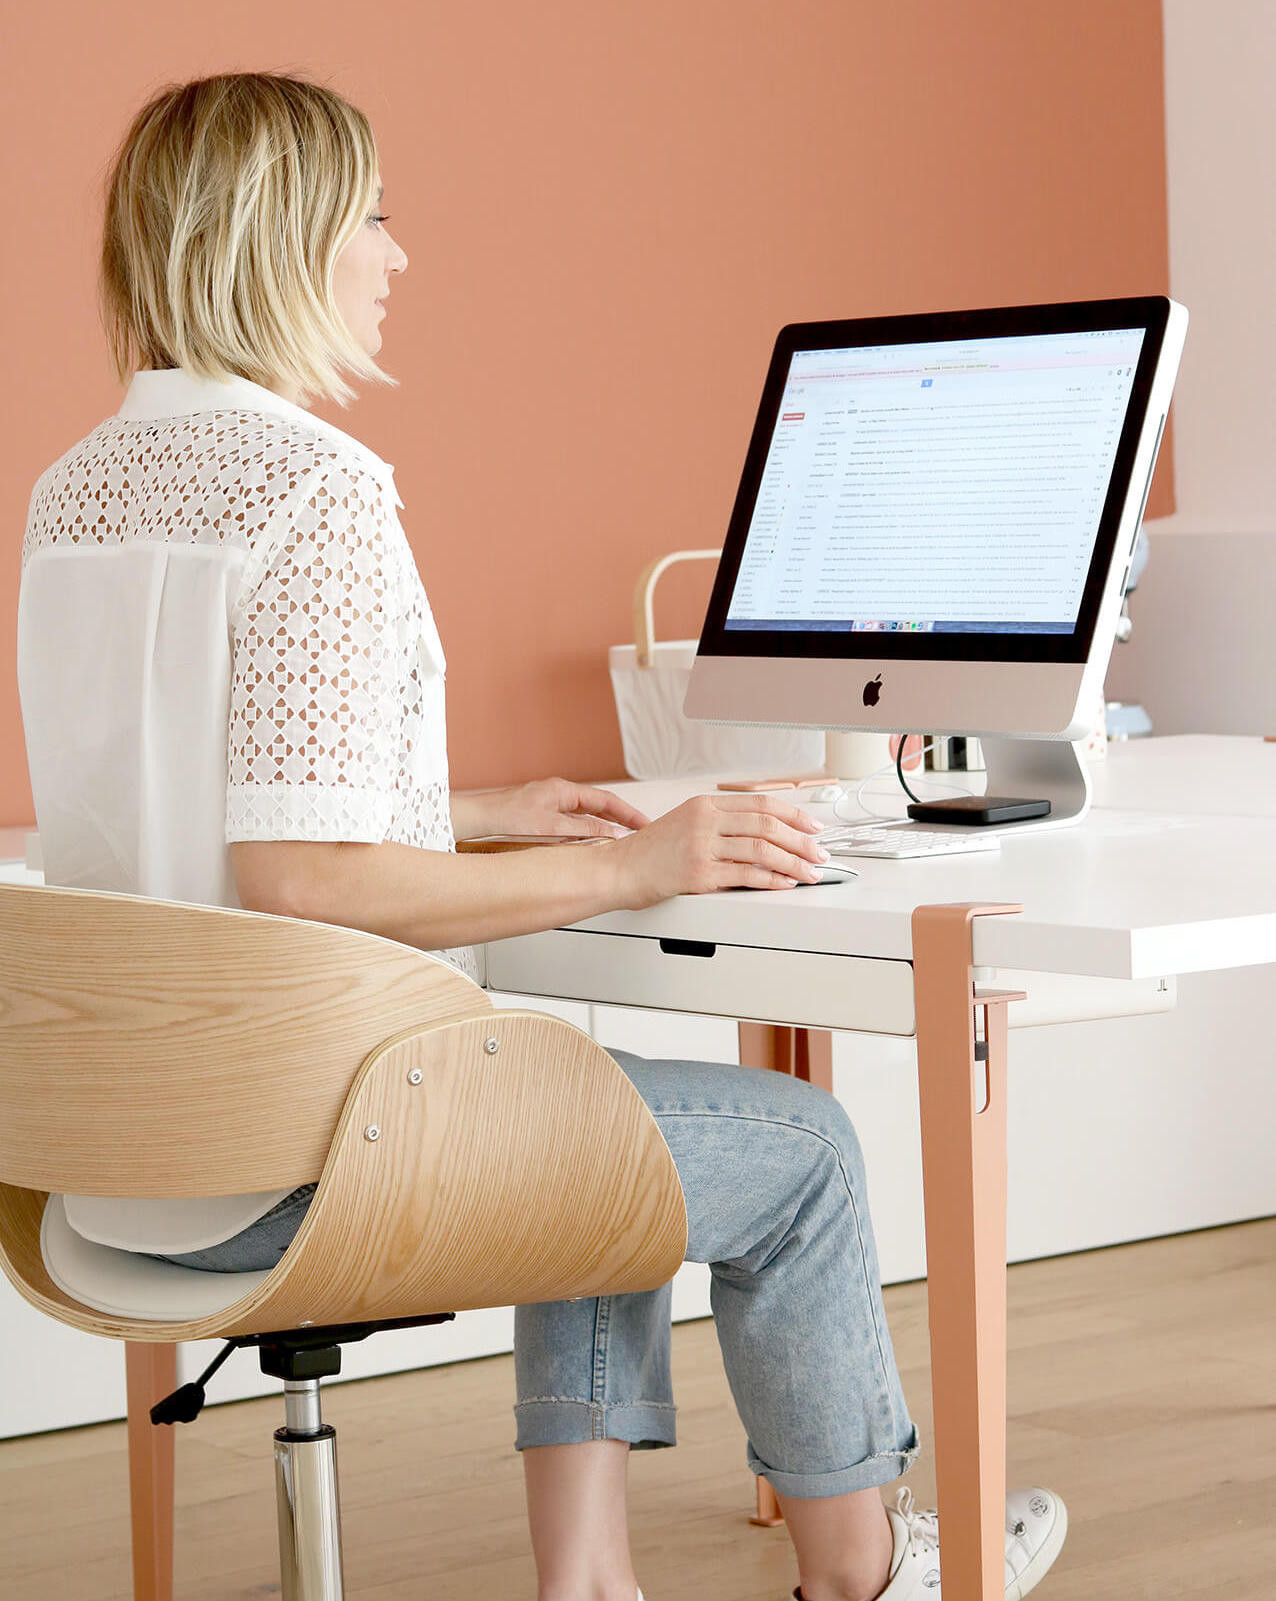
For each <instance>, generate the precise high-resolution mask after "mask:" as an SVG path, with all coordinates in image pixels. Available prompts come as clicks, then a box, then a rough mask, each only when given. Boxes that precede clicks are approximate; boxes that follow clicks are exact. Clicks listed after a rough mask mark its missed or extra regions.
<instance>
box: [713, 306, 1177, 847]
mask: <svg viewBox="0 0 1276 1601" xmlns="http://www.w3.org/2000/svg"><path fill="white" fill-rule="evenodd" d="M1186 329H1187V312H1186V310H1185V309H1184V308H1183V307H1182V306H1180V305H1178V304H1176V303H1175V302H1174V301H1172V300H1168V299H1166V298H1164V297H1147V298H1138V299H1122V300H1095V301H1075V302H1069V303H1066V304H1059V305H1045V306H1011V307H1002V308H999V309H987V310H977V311H960V312H942V313H932V314H925V315H917V316H900V317H873V318H859V319H855V320H853V321H842V322H814V323H795V324H791V325H790V326H789V327H787V328H784V329H782V330H781V332H780V335H779V337H778V339H777V340H776V344H775V351H774V354H773V355H772V358H771V365H770V370H769V371H768V373H767V377H766V383H765V386H764V388H763V391H762V400H761V403H760V405H759V408H758V416H757V421H756V423H755V425H754V429H753V437H752V440H751V441H750V444H749V449H748V455H747V457H746V459H745V464H744V472H743V476H742V478H741V481H740V488H739V492H738V494H737V496H736V501H735V508H734V511H733V513H732V517H731V522H730V526H729V529H728V532H727V537H726V540H725V542H724V547H723V552H722V558H721V561H720V563H719V566H718V573H717V578H716V580H715V583H714V587H713V593H712V596H711V598H710V601H709V608H708V613H707V615H706V618H705V624H704V629H703V632H702V634H701V637H700V643H699V647H698V650H697V654H696V660H695V664H694V667H693V669H692V674H691V682H690V686H689V688H688V691H687V698H686V707H685V709H686V713H687V715H688V716H689V717H695V718H700V719H704V720H706V721H710V722H718V723H752V724H781V725H788V726H797V727H809V728H829V729H839V728H840V729H866V730H890V731H892V732H923V731H924V732H926V733H934V734H973V735H978V736H980V738H981V742H982V743H983V748H984V752H985V759H986V764H987V768H988V793H989V795H990V796H993V795H998V796H1009V797H1016V798H1019V797H1029V798H1038V799H1040V800H1043V801H1048V802H1049V816H1048V818H1046V819H1045V824H1044V825H1042V824H1034V823H1020V824H1015V825H1011V826H1013V827H1015V828H1016V829H1018V828H1027V827H1034V826H1051V825H1053V826H1058V825H1059V824H1061V823H1067V822H1073V821H1076V820H1077V819H1078V818H1079V817H1080V816H1081V815H1082V814H1083V813H1084V811H1085V810H1086V808H1087V806H1088V804H1089V782H1088V778H1087V775H1086V768H1085V764H1084V761H1083V760H1082V759H1081V757H1080V756H1079V754H1078V751H1077V749H1076V746H1075V745H1074V744H1073V741H1075V740H1077V739H1078V738H1079V737H1080V736H1081V735H1083V734H1086V733H1088V732H1089V730H1090V729H1091V728H1092V727H1093V725H1094V722H1095V720H1096V718H1097V716H1098V713H1099V709H1100V706H1101V704H1102V694H1103V680H1104V677H1105V675H1106V672H1107V666H1108V657H1109V654H1110V652H1111V649H1112V644H1113V640H1114V638H1115V634H1116V629H1117V623H1118V618H1119V616H1120V611H1121V602H1122V596H1123V594H1124V590H1125V585H1126V579H1127V576H1128V573H1129V567H1130V562H1131V559H1132V557H1133V554H1134V547H1135V541H1136V540H1137V538H1138V533H1139V527H1140V523H1141V520H1142V516H1143V508H1144V505H1145V503H1146V500H1147V494H1148V489H1149V486H1150V484H1151V481H1152V471H1153V468H1154V466H1155V464H1156V456H1157V449H1158V447H1159V445H1160V442H1161V435H1162V433H1163V431H1164V428H1165V419H1166V414H1167V412H1168V410H1169V405H1170V396H1171V393H1172V391H1173V387H1174V379H1175V375H1176V373H1177V370H1178V364H1179V356H1180V353H1181V351H1182V348H1183V339H1184V335H1185V333H1186ZM1039 809H1040V808H1039ZM913 810H914V815H920V814H919V813H918V812H917V810H916V809H913ZM971 820H972V821H986V820H987V819H986V818H979V817H975V816H972V818H971Z"/></svg>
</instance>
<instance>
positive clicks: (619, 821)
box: [452, 778, 648, 839]
mask: <svg viewBox="0 0 1276 1601" xmlns="http://www.w3.org/2000/svg"><path fill="white" fill-rule="evenodd" d="M647 823H648V819H647V818H646V817H644V816H643V814H642V813H641V812H640V811H638V810H637V809H636V808H635V807H633V806H630V805H629V803H628V802H627V801H623V800H621V798H620V797H619V795H613V794H612V793H611V791H610V790H606V789H594V788H592V787H591V786H590V785H588V784H573V783H572V782H571V780H570V779H567V778H538V779H535V780H533V781H532V782H531V783H529V784H519V785H517V786H516V787H515V788H513V789H497V790H490V791H489V792H488V793H486V794H479V795H454V796H453V797H452V826H453V830H454V832H455V834H456V837H457V838H458V839H477V838H478V837H479V836H481V835H483V834H545V835H557V836H561V837H564V838H572V839H594V838H599V837H601V838H604V839H616V838H619V837H621V836H622V835H624V834H627V833H628V832H629V830H630V829H632V828H645V827H646V826H647Z"/></svg>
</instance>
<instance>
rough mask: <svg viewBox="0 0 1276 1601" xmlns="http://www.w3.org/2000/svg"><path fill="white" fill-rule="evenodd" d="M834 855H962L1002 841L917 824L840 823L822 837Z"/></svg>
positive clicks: (992, 847)
mask: <svg viewBox="0 0 1276 1601" xmlns="http://www.w3.org/2000/svg"><path fill="white" fill-rule="evenodd" d="M820 844H821V845H823V847H824V849H825V850H826V851H828V853H829V855H830V856H883V857H887V858H889V859H890V860H892V861H899V860H900V859H901V858H903V857H908V856H959V855H964V854H965V853H966V852H967V851H995V850H1000V849H1001V841H1000V840H999V839H997V838H995V837H994V838H992V839H989V838H988V836H987V835H986V834H985V835H980V834H967V833H957V832H956V831H953V832H948V831H946V830H944V831H941V830H938V829H930V828H920V827H918V825H917V824H916V823H885V824H876V825H866V824H862V823H838V824H836V825H834V826H833V827H831V828H826V829H824V830H823V832H822V833H821V834H820Z"/></svg>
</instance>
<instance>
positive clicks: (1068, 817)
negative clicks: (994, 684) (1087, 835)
mask: <svg viewBox="0 0 1276 1601" xmlns="http://www.w3.org/2000/svg"><path fill="white" fill-rule="evenodd" d="M979 744H980V747H981V749H982V750H983V753H984V765H985V766H986V767H987V769H988V793H989V794H990V795H1031V796H1032V798H1033V799H1034V800H1037V799H1040V800H1048V801H1049V802H1050V815H1049V816H1048V817H1043V818H1041V819H1040V820H1038V821H1036V822H1033V823H1026V824H1023V823H1021V824H1019V825H1017V826H1016V825H1015V824H1013V823H1011V824H1010V825H1008V830H1009V831H1014V832H1018V829H1019V828H1061V827H1064V826H1065V825H1066V824H1068V823H1079V822H1080V821H1081V819H1082V818H1083V817H1084V816H1085V814H1086V813H1087V812H1088V811H1089V810H1090V769H1089V767H1088V766H1087V765H1086V760H1085V756H1084V755H1083V753H1082V751H1083V746H1084V744H1085V742H1084V740H1082V741H1080V742H1078V743H1074V742H1073V741H1072V740H1070V739H1007V738H1006V737H1005V736H1004V735H1000V734H998V735H986V736H985V737H984V738H982V739H981V740H980V741H979Z"/></svg>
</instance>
